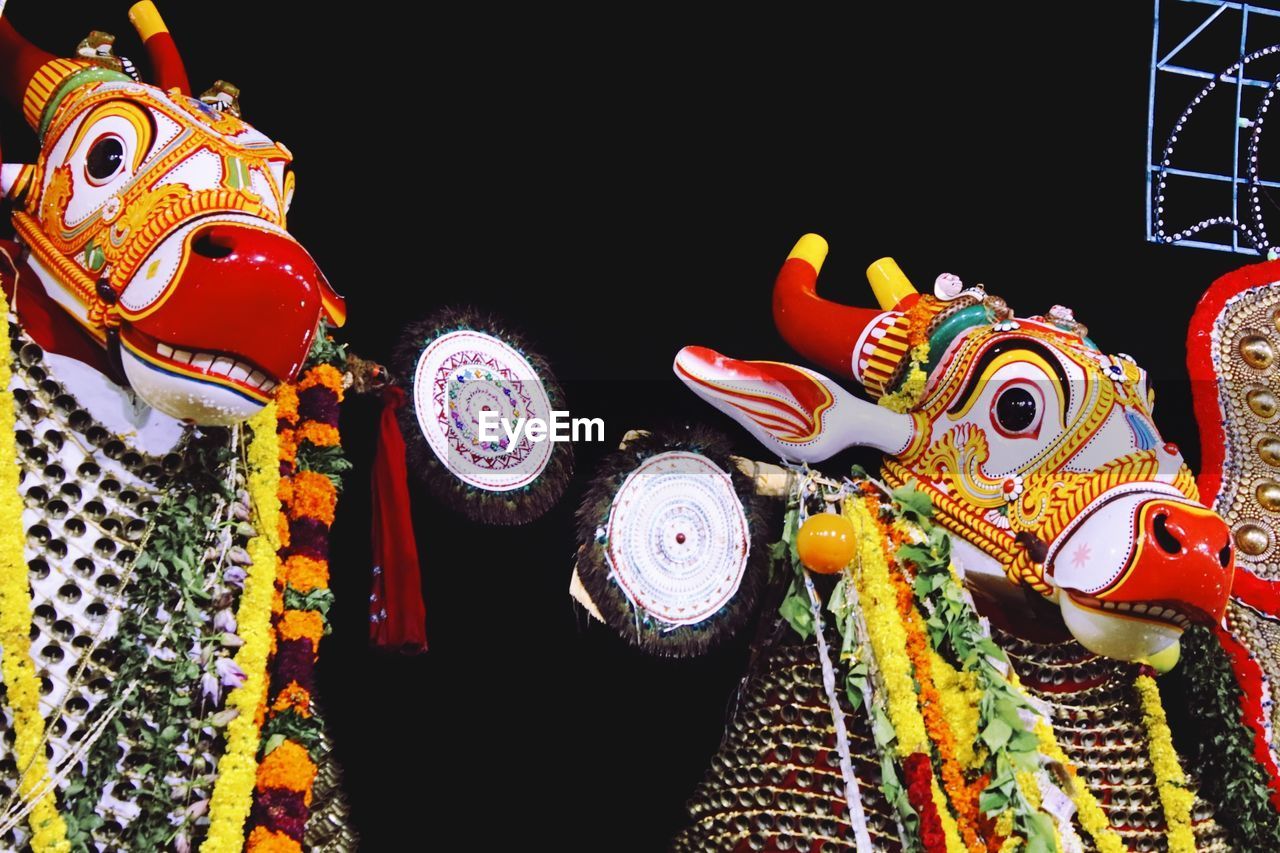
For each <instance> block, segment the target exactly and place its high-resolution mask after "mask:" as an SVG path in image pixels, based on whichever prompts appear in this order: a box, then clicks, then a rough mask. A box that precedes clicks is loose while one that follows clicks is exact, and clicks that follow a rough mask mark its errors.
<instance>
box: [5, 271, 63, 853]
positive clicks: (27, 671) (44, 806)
mask: <svg viewBox="0 0 1280 853" xmlns="http://www.w3.org/2000/svg"><path fill="white" fill-rule="evenodd" d="M8 316H9V305H8V302H7V301H6V300H5V298H4V293H3V292H2V291H0V318H7V317H8ZM5 346H6V349H7V348H8V343H7V341H6V344H5ZM10 377H11V371H10V367H9V359H8V357H4V358H0V650H2V652H0V677H3V679H4V684H5V689H6V690H7V692H8V697H9V707H10V709H11V710H12V711H13V728H14V743H13V751H14V755H15V756H16V758H17V761H18V769H19V771H20V772H21V776H22V782H21V785H20V786H19V788H18V793H19V794H20V795H21V796H22V797H23V799H24V800H28V799H29V798H30V797H31V795H32V794H33V793H34V792H36V791H40V790H43V789H44V788H45V787H46V786H48V773H49V766H48V761H47V759H46V758H45V753H44V718H43V717H42V716H41V715H40V680H39V679H38V678H36V671H35V665H34V663H32V660H31V590H30V587H29V585H28V584H29V581H28V578H27V558H26V555H25V554H24V552H23V541H24V538H25V537H24V535H23V526H22V501H21V500H20V499H19V497H18V453H17V446H16V442H15V440H14V435H15V433H14V430H15V428H16V426H15V418H14V410H13V394H12V393H10V391H9V380H10ZM27 822H28V823H29V824H30V826H31V832H32V836H31V849H32V850H34V851H35V853H46V851H48V853H63V851H69V850H70V849H71V844H70V843H69V842H68V841H67V825H66V823H65V822H64V821H63V819H62V815H60V814H59V813H58V798H57V794H56V792H55V791H54V790H53V789H52V788H51V787H50V788H49V790H47V791H45V793H44V794H43V795H42V796H41V797H40V798H39V799H38V800H37V801H36V803H35V805H34V806H33V807H32V809H31V813H30V814H29V815H28V816H27Z"/></svg>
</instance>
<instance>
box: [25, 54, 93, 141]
mask: <svg viewBox="0 0 1280 853" xmlns="http://www.w3.org/2000/svg"><path fill="white" fill-rule="evenodd" d="M87 67H89V63H88V62H85V61H84V60H79V59H51V60H49V61H48V62H46V63H45V64H44V65H41V66H40V68H39V70H38V71H36V73H35V74H33V75H32V76H31V82H30V83H28V84H27V91H26V94H24V95H23V96H22V114H23V116H25V117H26V119H27V124H29V125H31V126H32V127H38V126H39V125H40V118H41V116H43V115H44V108H45V107H46V106H48V104H49V99H50V98H52V97H53V94H54V92H56V91H57V90H58V87H59V86H60V85H62V82H63V81H64V80H66V79H67V77H68V76H70V75H72V74H74V73H75V72H77V71H79V70H80V69H82V68H87Z"/></svg>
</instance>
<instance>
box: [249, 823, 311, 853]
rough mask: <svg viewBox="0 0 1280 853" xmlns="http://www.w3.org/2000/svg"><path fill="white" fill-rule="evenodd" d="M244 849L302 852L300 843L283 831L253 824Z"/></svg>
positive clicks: (260, 851) (263, 851)
mask: <svg viewBox="0 0 1280 853" xmlns="http://www.w3.org/2000/svg"><path fill="white" fill-rule="evenodd" d="M245 849H247V850H253V851H255V853H302V845H301V844H299V843H298V842H296V841H294V840H293V839H292V838H290V837H289V836H287V835H285V834H284V833H283V832H277V831H276V830H273V829H267V828H266V827H265V826H255V827H254V828H253V832H250V833H249V841H248V843H246V844H245Z"/></svg>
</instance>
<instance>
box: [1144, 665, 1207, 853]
mask: <svg viewBox="0 0 1280 853" xmlns="http://www.w3.org/2000/svg"><path fill="white" fill-rule="evenodd" d="M1133 686H1134V687H1135V688H1136V689H1137V691H1138V697H1139V698H1140V699H1141V700H1142V720H1143V722H1144V723H1145V724H1146V728H1147V752H1148V754H1149V755H1150V756H1151V767H1152V770H1154V771H1155V776H1156V789H1157V790H1159V792H1160V805H1162V806H1163V807H1164V822H1165V826H1166V827H1167V830H1166V837H1167V838H1168V840H1169V853H1195V849H1196V836H1195V832H1194V831H1193V830H1192V828H1191V808H1192V806H1193V805H1195V795H1194V794H1192V793H1191V791H1190V790H1188V789H1187V777H1186V774H1184V773H1183V772H1182V765H1181V764H1179V763H1178V753H1177V752H1175V751H1174V749H1173V733H1172V732H1170V731H1169V722H1168V720H1166V719H1165V715H1164V706H1163V705H1162V704H1160V688H1159V687H1157V686H1156V681H1155V679H1154V678H1152V677H1151V676H1149V675H1139V676H1138V678H1137V679H1136V680H1135V681H1134V683H1133Z"/></svg>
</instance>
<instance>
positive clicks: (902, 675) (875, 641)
mask: <svg viewBox="0 0 1280 853" xmlns="http://www.w3.org/2000/svg"><path fill="white" fill-rule="evenodd" d="M844 509H845V515H846V516H848V517H849V520H850V521H852V522H853V523H854V525H855V526H856V528H857V530H858V552H859V555H860V558H861V559H860V561H859V562H860V564H861V571H860V572H858V573H857V577H855V578H854V581H855V583H857V585H858V600H859V601H860V602H861V603H862V609H863V613H864V615H865V618H866V623H867V633H868V634H869V635H870V640H871V651H872V652H873V653H874V654H875V656H876V664H877V665H878V666H879V667H880V674H881V677H882V678H883V679H884V684H885V692H886V693H887V694H888V695H887V697H886V698H887V700H888V701H887V702H886V705H887V706H888V711H889V721H890V722H892V723H893V730H894V733H895V734H896V735H897V737H898V743H897V747H898V757H899V758H906V757H907V756H908V755H913V754H915V753H917V752H924V753H927V752H928V751H929V738H928V736H927V735H926V734H925V728H924V717H923V716H922V715H921V714H920V708H919V706H918V705H917V704H916V686H915V683H914V681H913V680H912V677H911V661H910V660H908V659H907V654H906V648H907V632H906V630H905V629H904V628H903V627H902V620H901V619H900V618H899V617H898V606H897V603H896V602H897V595H896V593H895V592H894V589H893V584H892V583H890V581H889V566H888V564H887V563H886V562H885V558H884V545H883V544H882V543H881V542H880V528H879V527H878V526H877V525H876V523H875V520H874V519H872V518H871V514H870V513H869V512H867V510H866V508H865V507H863V506H862V504H861V502H860V501H856V500H852V499H851V500H848V501H846V502H845V508H844Z"/></svg>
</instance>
